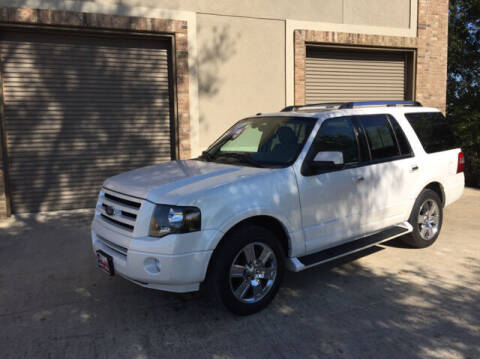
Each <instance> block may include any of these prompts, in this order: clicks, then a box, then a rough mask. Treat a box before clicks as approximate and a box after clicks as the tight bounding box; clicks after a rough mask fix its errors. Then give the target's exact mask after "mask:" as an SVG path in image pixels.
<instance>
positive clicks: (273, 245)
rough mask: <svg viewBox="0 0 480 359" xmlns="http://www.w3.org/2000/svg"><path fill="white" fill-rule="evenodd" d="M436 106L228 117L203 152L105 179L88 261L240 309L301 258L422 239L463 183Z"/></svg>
mask: <svg viewBox="0 0 480 359" xmlns="http://www.w3.org/2000/svg"><path fill="white" fill-rule="evenodd" d="M463 163H464V158H463V153H462V152H461V150H460V149H459V148H457V146H456V145H455V142H454V137H453V133H452V132H451V131H450V130H449V127H448V123H447V121H446V120H445V118H444V117H443V116H442V114H441V113H440V112H439V111H438V110H436V109H433V108H425V107H422V106H421V105H420V104H419V103H417V102H404V101H402V102H393V101H381V102H370V103H352V102H350V103H342V104H317V105H308V106H301V107H294V106H291V107H287V108H285V109H284V110H283V111H282V112H280V113H274V114H265V115H262V114H258V115H257V116H254V117H250V118H247V119H244V120H241V121H239V122H238V123H236V124H235V125H234V126H233V127H232V128H230V129H229V130H228V131H227V132H226V133H225V134H224V135H222V136H221V137H220V138H219V139H218V140H217V141H216V142H215V143H214V144H212V145H211V146H210V147H209V148H208V150H207V151H205V152H203V154H202V156H201V157H199V158H196V159H191V160H184V161H171V162H167V163H162V164H158V165H154V166H150V167H145V168H140V169H137V170H133V171H130V172H126V173H123V174H120V175H117V176H114V177H112V178H109V179H107V180H106V181H105V183H104V185H103V188H102V190H101V192H100V196H99V199H98V203H97V207H96V212H95V217H94V219H93V223H92V243H93V249H94V252H95V253H96V255H97V261H98V265H99V266H100V267H101V268H102V269H104V270H105V271H106V272H107V273H109V274H110V275H113V274H114V273H117V274H119V275H121V276H122V277H125V278H126V279H129V280H131V281H132V282H134V283H137V284H139V285H141V286H144V287H147V288H152V289H159V290H165V291H171V292H189V291H196V290H198V289H199V287H200V284H201V283H202V282H204V284H205V285H206V288H208V290H209V292H210V293H211V294H212V295H213V297H214V298H217V299H219V301H220V302H221V303H223V304H224V305H225V306H226V307H227V308H228V309H229V310H231V311H232V312H234V313H237V314H241V315H245V314H250V313H254V312H257V311H259V310H261V309H262V308H264V307H265V306H266V305H267V304H268V303H269V302H270V301H271V300H272V299H273V297H274V296H275V294H276V292H277V291H278V288H279V285H280V282H281V280H282V277H283V273H284V269H285V268H287V269H289V270H293V271H301V270H303V269H305V268H309V267H311V266H314V265H317V264H320V263H324V262H327V261H330V260H332V259H335V258H338V257H341V256H345V255H347V254H350V253H353V252H356V251H359V250H361V249H363V248H367V247H369V246H373V245H375V244H377V243H380V242H384V241H387V240H389V239H392V238H395V237H399V236H402V240H403V241H405V242H406V243H407V244H409V245H411V246H412V247H416V248H423V247H427V246H429V245H431V244H432V243H433V242H434V241H435V240H436V239H437V237H438V235H439V233H440V229H441V227H442V213H443V212H442V210H443V207H445V206H446V205H448V204H450V203H452V202H453V201H455V200H457V199H458V198H459V197H460V196H461V194H462V192H463V188H464V175H463Z"/></svg>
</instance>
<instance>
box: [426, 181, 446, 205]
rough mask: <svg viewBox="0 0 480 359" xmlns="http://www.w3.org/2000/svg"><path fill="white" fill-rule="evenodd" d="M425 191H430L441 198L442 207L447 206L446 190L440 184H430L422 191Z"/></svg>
mask: <svg viewBox="0 0 480 359" xmlns="http://www.w3.org/2000/svg"><path fill="white" fill-rule="evenodd" d="M424 189H430V190H432V191H433V192H435V193H436V194H438V196H439V197H440V200H441V201H442V203H441V204H442V207H444V206H445V190H444V188H443V186H442V184H441V183H440V182H437V181H432V182H430V183H428V184H427V185H426V186H425V187H423V189H422V191H423V190H424Z"/></svg>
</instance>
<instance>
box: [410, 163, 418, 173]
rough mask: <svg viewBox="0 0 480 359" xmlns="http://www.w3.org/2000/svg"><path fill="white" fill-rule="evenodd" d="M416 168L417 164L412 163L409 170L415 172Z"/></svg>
mask: <svg viewBox="0 0 480 359" xmlns="http://www.w3.org/2000/svg"><path fill="white" fill-rule="evenodd" d="M417 170H418V166H417V165H413V166H412V168H411V170H410V171H411V172H415V171H417Z"/></svg>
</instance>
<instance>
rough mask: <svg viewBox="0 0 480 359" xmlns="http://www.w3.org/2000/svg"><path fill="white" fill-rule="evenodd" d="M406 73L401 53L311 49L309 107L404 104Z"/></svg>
mask: <svg viewBox="0 0 480 359" xmlns="http://www.w3.org/2000/svg"><path fill="white" fill-rule="evenodd" d="M406 69H407V57H406V54H405V53H401V52H384V51H376V50H371V51H360V50H345V49H331V48H309V49H308V51H307V58H306V64H305V81H306V86H305V87H306V88H305V90H306V103H307V104H308V103H320V102H342V101H368V100H405V99H407V97H408V95H407V93H408V89H407V70H406Z"/></svg>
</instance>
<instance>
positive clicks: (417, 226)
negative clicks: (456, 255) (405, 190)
mask: <svg viewBox="0 0 480 359" xmlns="http://www.w3.org/2000/svg"><path fill="white" fill-rule="evenodd" d="M408 221H409V223H410V224H411V225H412V226H413V232H412V233H410V234H409V235H407V236H405V237H402V239H403V241H404V242H405V243H406V244H408V245H410V246H412V247H414V248H425V247H428V246H431V245H432V244H433V243H434V242H435V241H436V240H437V238H438V236H439V234H440V230H441V229H442V222H443V208H442V201H441V199H440V197H439V196H438V194H437V193H436V192H434V191H432V190H431V189H424V190H423V191H422V192H421V193H420V195H419V196H418V198H417V200H416V201H415V205H414V206H413V210H412V213H411V215H410V219H409V220H408Z"/></svg>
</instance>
